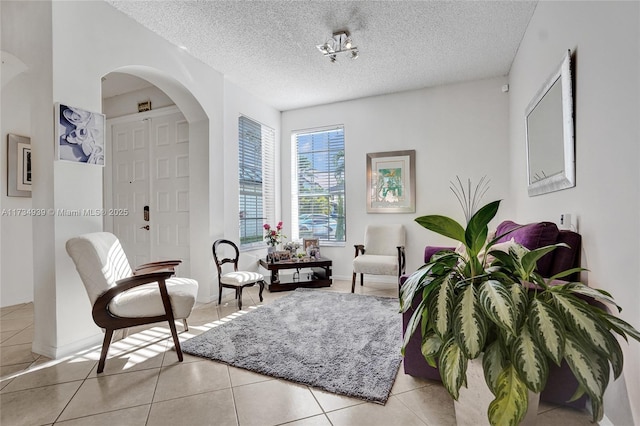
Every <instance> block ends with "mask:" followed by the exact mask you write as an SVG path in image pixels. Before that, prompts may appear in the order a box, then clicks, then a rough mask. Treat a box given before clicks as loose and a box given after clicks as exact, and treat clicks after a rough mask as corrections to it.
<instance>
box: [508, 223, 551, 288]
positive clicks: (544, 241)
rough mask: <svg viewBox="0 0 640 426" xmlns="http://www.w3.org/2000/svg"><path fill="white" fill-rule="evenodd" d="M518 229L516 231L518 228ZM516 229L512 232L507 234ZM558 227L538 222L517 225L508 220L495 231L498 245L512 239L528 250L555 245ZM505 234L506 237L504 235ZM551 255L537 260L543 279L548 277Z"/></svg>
mask: <svg viewBox="0 0 640 426" xmlns="http://www.w3.org/2000/svg"><path fill="white" fill-rule="evenodd" d="M520 226H521V228H519V229H516V228H518V227H520ZM513 229H516V230H515V231H513V232H510V233H508V234H506V233H507V232H509V231H511V230H513ZM558 232H559V231H558V227H557V226H556V224H555V223H553V222H538V223H530V224H528V225H524V226H522V225H519V224H517V223H515V222H512V221H510V220H505V221H504V222H502V223H501V224H500V225H498V228H497V229H496V236H499V237H500V236H501V237H500V239H498V243H503V242H507V241H509V240H511V239H513V240H514V241H515V242H517V243H519V244H521V245H523V246H524V247H526V248H528V249H529V250H535V249H537V248H540V247H544V246H548V245H552V244H555V243H556V242H557V240H558ZM504 234H506V235H504ZM552 255H553V253H549V254H547V255H545V256H543V257H542V258H541V259H540V260H538V272H540V274H542V276H544V277H548V276H549V272H550V269H551V265H552V262H553V256H552Z"/></svg>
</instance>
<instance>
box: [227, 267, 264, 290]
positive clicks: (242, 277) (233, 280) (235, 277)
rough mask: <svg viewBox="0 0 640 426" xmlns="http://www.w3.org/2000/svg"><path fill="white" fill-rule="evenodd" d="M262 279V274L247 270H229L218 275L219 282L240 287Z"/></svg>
mask: <svg viewBox="0 0 640 426" xmlns="http://www.w3.org/2000/svg"><path fill="white" fill-rule="evenodd" d="M261 280H264V277H263V276H262V274H259V273H257V272H249V271H238V272H229V273H226V274H224V275H223V276H221V277H220V282H221V283H222V284H226V285H233V286H238V287H241V286H243V285H246V284H251V283H255V282H258V281H261Z"/></svg>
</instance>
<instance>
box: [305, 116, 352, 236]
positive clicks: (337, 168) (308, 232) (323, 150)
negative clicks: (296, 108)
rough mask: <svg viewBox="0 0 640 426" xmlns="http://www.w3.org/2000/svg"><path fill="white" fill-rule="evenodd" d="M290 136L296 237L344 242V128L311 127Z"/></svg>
mask: <svg viewBox="0 0 640 426" xmlns="http://www.w3.org/2000/svg"><path fill="white" fill-rule="evenodd" d="M294 139H295V154H294V155H295V156H296V158H295V159H294V164H295V166H296V167H295V170H294V173H295V176H296V179H295V180H296V184H295V187H294V191H293V192H294V198H297V203H295V205H294V208H293V210H294V212H293V213H294V218H293V219H294V222H297V223H295V224H294V226H295V227H297V231H298V237H300V238H318V239H320V240H322V241H333V242H344V241H346V229H345V217H346V216H345V184H344V129H343V128H332V129H331V130H311V131H307V132H301V133H297V134H295V135H294ZM294 232H295V230H294Z"/></svg>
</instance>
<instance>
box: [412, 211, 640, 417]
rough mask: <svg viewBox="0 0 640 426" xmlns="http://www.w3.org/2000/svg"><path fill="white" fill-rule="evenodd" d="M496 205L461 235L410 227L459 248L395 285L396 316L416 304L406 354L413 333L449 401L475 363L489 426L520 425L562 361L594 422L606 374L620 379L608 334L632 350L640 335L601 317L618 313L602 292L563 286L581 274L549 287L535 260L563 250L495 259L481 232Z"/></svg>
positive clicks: (425, 219)
mask: <svg viewBox="0 0 640 426" xmlns="http://www.w3.org/2000/svg"><path fill="white" fill-rule="evenodd" d="M499 205H500V201H494V202H491V203H489V204H487V205H485V206H483V207H481V208H480V209H478V210H477V212H476V213H475V214H473V215H472V216H471V215H470V214H469V215H468V216H467V217H469V216H471V217H470V218H468V220H467V226H466V228H464V227H463V226H461V225H460V224H459V223H458V222H456V221H454V220H453V219H451V218H448V217H444V216H438V215H430V216H422V217H419V218H417V219H416V222H418V223H419V224H420V225H422V226H423V227H425V228H427V229H429V230H431V231H433V232H436V233H438V234H441V235H444V236H446V237H450V238H452V239H454V240H456V241H458V242H459V243H460V244H459V247H460V248H461V249H459V250H456V251H455V252H440V253H437V254H435V255H434V256H433V257H432V259H431V260H430V261H429V262H428V263H426V264H425V265H424V266H422V267H421V268H420V269H419V270H418V271H416V272H414V273H413V274H412V275H411V276H410V277H409V278H408V280H407V281H406V282H405V284H404V285H403V287H402V289H401V293H400V304H401V310H402V312H406V311H407V310H408V309H409V308H411V305H412V301H413V300H414V298H418V300H419V304H418V305H417V308H416V309H415V312H414V313H413V316H412V317H411V320H410V321H409V324H408V328H407V330H406V333H405V336H404V339H405V341H404V345H405V346H406V344H407V342H408V341H409V339H410V337H411V336H412V335H413V334H414V333H416V332H417V333H420V334H421V338H422V353H423V355H424V357H425V359H426V360H427V362H428V363H429V364H430V365H432V366H434V367H435V366H436V365H437V367H438V369H439V371H440V376H441V378H442V383H443V384H444V386H445V388H446V389H447V391H448V392H449V394H450V395H451V396H452V397H453V398H454V399H456V400H457V399H458V396H459V391H460V388H461V386H463V385H465V386H466V384H467V380H466V372H467V365H468V362H469V360H471V359H475V358H478V357H481V356H482V366H483V370H484V379H485V381H486V383H487V386H488V387H489V389H490V391H491V392H492V393H493V396H494V398H493V401H492V402H491V403H490V405H489V408H488V411H487V416H488V420H489V422H490V423H491V424H493V425H507V424H508V425H517V424H519V423H520V422H521V421H522V419H523V418H524V416H525V414H526V411H527V405H528V403H527V399H528V391H529V390H530V391H532V392H536V393H538V392H540V391H542V390H543V389H544V387H545V384H546V381H547V375H548V366H549V364H550V363H555V364H557V365H560V363H561V362H562V360H563V359H564V360H566V362H567V363H568V365H569V367H570V368H571V370H572V372H573V373H574V375H575V376H576V379H577V380H578V383H579V386H578V389H576V393H575V395H574V398H579V397H580V396H582V395H583V394H584V393H586V394H587V395H588V396H589V398H590V400H591V408H592V413H593V420H594V421H598V420H601V419H602V417H603V415H604V410H603V394H604V391H605V389H606V387H607V385H608V383H609V378H610V377H609V376H610V371H613V375H614V378H618V376H620V374H621V372H622V365H623V354H622V350H621V348H620V345H619V343H618V341H617V339H616V337H615V335H616V334H618V335H620V336H622V337H623V338H624V339H625V340H626V339H627V336H630V337H632V338H633V339H635V340H638V341H640V333H639V332H638V331H637V330H636V329H635V328H633V327H632V326H631V325H630V324H628V323H627V322H625V321H623V320H621V319H620V318H618V317H616V316H614V315H612V314H610V313H609V312H607V310H605V309H603V306H605V305H606V306H608V307H611V308H615V309H617V310H618V312H619V311H620V310H621V308H620V307H619V306H618V305H617V304H616V303H615V301H614V299H613V297H612V296H611V295H610V294H609V293H607V292H605V291H603V290H598V289H594V288H590V287H588V286H586V285H584V284H582V283H580V282H565V281H561V280H562V278H565V277H568V276H570V275H572V274H574V273H575V272H577V271H580V270H581V269H580V268H575V269H569V270H567V271H564V272H562V273H559V274H556V275H554V276H553V277H550V278H543V277H542V276H541V275H540V274H539V273H538V272H537V271H536V262H537V261H538V259H540V258H541V257H542V256H544V255H545V254H547V253H549V252H550V251H552V250H555V249H556V248H558V247H561V246H563V244H555V245H551V246H547V247H542V248H539V249H536V250H531V251H529V250H527V249H526V248H524V247H522V246H520V245H518V244H516V243H513V244H512V245H511V246H510V247H509V248H508V249H507V250H504V248H503V250H504V251H499V250H493V249H492V248H493V246H494V245H495V244H496V241H498V240H499V239H500V238H501V237H503V235H498V236H496V238H494V239H491V240H490V241H487V235H488V224H489V222H490V221H491V220H492V219H493V218H494V217H495V215H496V213H497V211H498V207H499ZM463 207H464V204H463ZM417 330H420V331H417ZM610 366H611V368H610Z"/></svg>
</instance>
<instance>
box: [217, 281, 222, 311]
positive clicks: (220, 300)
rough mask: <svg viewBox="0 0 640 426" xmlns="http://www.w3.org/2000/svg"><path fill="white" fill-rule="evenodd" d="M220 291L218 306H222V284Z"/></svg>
mask: <svg viewBox="0 0 640 426" xmlns="http://www.w3.org/2000/svg"><path fill="white" fill-rule="evenodd" d="M219 287H220V290H219V292H218V306H219V305H221V304H222V284H220V286H219Z"/></svg>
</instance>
